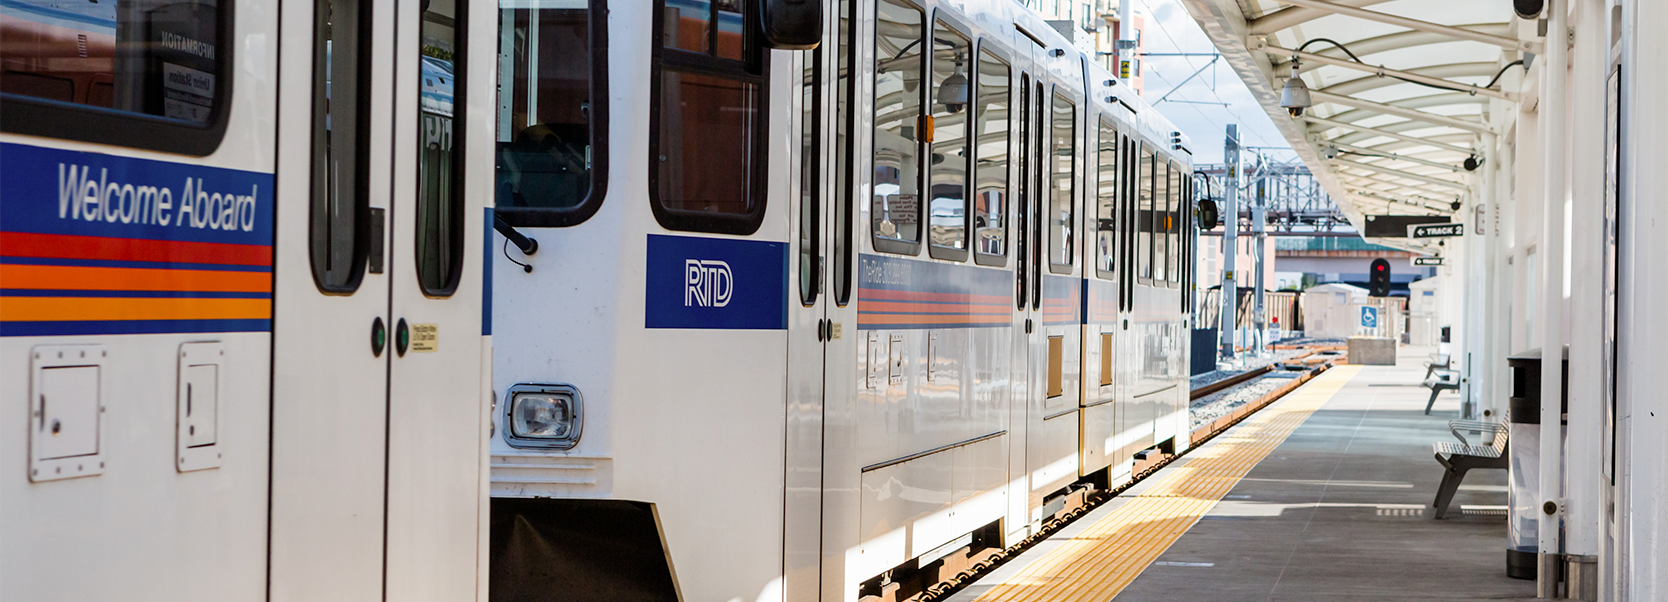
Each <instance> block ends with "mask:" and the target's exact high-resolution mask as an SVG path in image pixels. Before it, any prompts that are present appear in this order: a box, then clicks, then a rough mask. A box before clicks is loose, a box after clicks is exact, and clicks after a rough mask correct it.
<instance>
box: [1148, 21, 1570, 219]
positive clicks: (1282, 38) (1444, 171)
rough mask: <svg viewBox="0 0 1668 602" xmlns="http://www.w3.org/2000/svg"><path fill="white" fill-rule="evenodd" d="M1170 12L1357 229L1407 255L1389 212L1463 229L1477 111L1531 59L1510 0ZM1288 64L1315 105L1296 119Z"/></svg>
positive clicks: (1478, 144) (1508, 92) (1514, 93)
mask: <svg viewBox="0 0 1668 602" xmlns="http://www.w3.org/2000/svg"><path fill="white" fill-rule="evenodd" d="M1181 3H1182V5H1183V6H1185V7H1186V8H1187V10H1188V12H1189V13H1190V14H1191V15H1192V17H1193V18H1194V20H1195V21H1197V22H1198V23H1199V25H1200V26H1201V27H1202V28H1203V29H1204V31H1205V33H1206V35H1208V36H1209V37H1210V38H1211V41H1212V42H1214V43H1215V44H1216V47H1217V49H1218V50H1219V51H1220V52H1221V53H1222V55H1223V58H1224V59H1225V60H1227V61H1228V63H1229V64H1230V65H1232V66H1233V68H1234V70H1235V71H1236V72H1237V73H1238V75H1239V76H1240V79H1242V80H1244V81H1245V84H1246V86H1247V87H1249V88H1250V90H1251V93H1252V95H1254V96H1255V97H1256V98H1257V101H1258V103H1259V104H1260V105H1261V106H1262V107H1263V109H1264V110H1265V111H1267V113H1268V114H1269V117H1270V118H1272V119H1273V120H1274V123H1275V125H1276V126H1277V127H1278V128H1279V129H1280V132H1281V133H1282V135H1284V136H1285V137H1286V140H1287V141H1288V142H1290V143H1291V145H1292V148H1293V149H1295V150H1296V151H1297V153H1298V155H1299V156H1300V157H1301V158H1302V159H1303V161H1304V162H1305V163H1306V164H1308V166H1309V169H1310V171H1311V172H1312V173H1314V174H1315V177H1316V178H1317V179H1318V180H1319V181H1320V183H1321V185H1322V186H1324V187H1325V188H1326V189H1327V192H1329V193H1330V194H1331V196H1332V198H1333V199H1334V200H1335V201H1336V202H1337V203H1338V204H1339V209H1340V210H1342V211H1343V213H1344V214H1345V215H1346V216H1348V218H1349V220H1350V222H1351V223H1352V224H1353V225H1354V226H1355V227H1356V229H1357V230H1358V231H1360V232H1362V233H1363V234H1364V235H1366V236H1368V237H1370V238H1373V239H1374V242H1381V243H1384V244H1389V245H1393V246H1397V247H1401V248H1406V249H1408V250H1413V251H1420V252H1430V251H1434V250H1435V242H1434V241H1420V242H1412V241H1408V240H1407V239H1406V234H1405V225H1401V224H1403V223H1405V222H1408V221H1418V220H1419V218H1396V217H1394V216H1435V217H1448V218H1451V219H1452V221H1455V222H1467V221H1470V220H1469V219H1467V218H1468V217H1469V216H1467V215H1466V213H1468V212H1469V210H1470V203H1469V199H1468V191H1469V190H1470V187H1471V184H1472V183H1473V178H1472V177H1470V176H1471V175H1472V173H1471V172H1470V171H1468V170H1467V168H1466V166H1467V160H1468V159H1472V160H1484V159H1485V157H1483V156H1482V154H1481V149H1482V148H1483V144H1482V137H1483V136H1484V134H1486V133H1491V132H1494V133H1497V128H1498V127H1499V126H1498V124H1496V125H1492V126H1491V124H1489V123H1488V122H1487V118H1486V115H1487V114H1488V108H1489V103H1490V102H1491V101H1493V100H1500V101H1504V102H1508V103H1517V102H1521V98H1520V96H1521V95H1520V94H1519V91H1518V86H1519V82H1521V81H1522V79H1523V71H1522V69H1520V68H1519V65H1514V64H1513V63H1514V62H1516V61H1519V60H1521V59H1524V58H1528V59H1530V61H1529V64H1530V65H1531V66H1532V64H1533V57H1532V56H1528V55H1533V54H1539V53H1540V52H1541V49H1540V43H1539V40H1538V39H1535V38H1534V37H1532V36H1534V35H1535V34H1536V32H1534V31H1528V32H1526V33H1528V34H1530V36H1523V37H1527V38H1529V39H1521V38H1520V35H1519V33H1520V32H1519V28H1523V27H1528V28H1531V29H1532V28H1534V24H1533V23H1532V22H1530V23H1527V24H1526V23H1524V22H1523V21H1521V20H1519V19H1517V17H1516V16H1515V14H1514V13H1513V9H1512V2H1511V1H1510V0H1181ZM1294 60H1296V61H1297V66H1298V74H1299V75H1298V77H1301V78H1302V80H1303V82H1304V84H1305V85H1306V86H1307V87H1308V89H1309V90H1310V95H1311V98H1312V101H1313V103H1314V104H1313V106H1311V107H1309V108H1307V109H1305V110H1304V111H1303V113H1302V115H1301V116H1298V117H1294V116H1292V115H1291V114H1290V112H1288V110H1287V109H1285V108H1282V107H1281V106H1280V102H1281V92H1282V90H1283V89H1284V88H1285V86H1286V81H1287V79H1289V78H1290V77H1291V73H1292V67H1293V63H1292V62H1293V61H1294ZM1508 67H1509V68H1508ZM1472 166H1473V167H1475V166H1476V163H1473V164H1472ZM1476 173H1477V174H1479V175H1480V174H1481V173H1482V172H1481V171H1478V172H1476ZM1478 181H1480V179H1479V180H1478ZM1456 203H1457V204H1458V205H1457V207H1458V208H1456ZM1384 216H1392V217H1391V218H1389V219H1385V218H1384ZM1381 220H1382V221H1381ZM1375 226H1376V227H1375Z"/></svg>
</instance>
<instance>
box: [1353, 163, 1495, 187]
mask: <svg viewBox="0 0 1668 602" xmlns="http://www.w3.org/2000/svg"><path fill="white" fill-rule="evenodd" d="M1330 161H1331V162H1332V163H1333V164H1335V165H1339V166H1341V167H1340V169H1352V168H1353V169H1365V170H1367V171H1376V172H1378V173H1381V174H1385V175H1389V176H1395V177H1398V178H1406V179H1409V180H1413V181H1415V182H1424V183H1426V184H1430V185H1433V186H1442V187H1444V188H1454V189H1457V190H1470V189H1471V187H1470V186H1466V185H1465V184H1463V183H1461V182H1455V181H1453V180H1447V179H1443V178H1433V177H1430V176H1427V175H1423V174H1416V173H1413V172H1409V171H1402V170H1400V169H1392V168H1389V167H1384V166H1380V165H1376V164H1373V163H1362V162H1360V161H1351V160H1349V159H1338V158H1334V159H1330Z"/></svg>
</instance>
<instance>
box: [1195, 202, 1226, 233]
mask: <svg viewBox="0 0 1668 602" xmlns="http://www.w3.org/2000/svg"><path fill="white" fill-rule="evenodd" d="M1221 217H1222V216H1221V214H1219V213H1218V212H1217V210H1216V201H1213V200H1210V199H1201V200H1200V201H1199V229H1200V230H1212V229H1215V228H1216V224H1217V220H1219V219H1220V218H1221Z"/></svg>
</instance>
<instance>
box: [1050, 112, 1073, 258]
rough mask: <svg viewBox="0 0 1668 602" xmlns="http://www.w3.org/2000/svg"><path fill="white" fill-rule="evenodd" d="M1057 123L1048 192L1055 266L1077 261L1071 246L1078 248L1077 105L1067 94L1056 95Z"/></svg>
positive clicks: (1055, 124) (1055, 115)
mask: <svg viewBox="0 0 1668 602" xmlns="http://www.w3.org/2000/svg"><path fill="white" fill-rule="evenodd" d="M1052 123H1053V124H1054V129H1053V147H1052V149H1051V150H1052V153H1051V154H1053V155H1054V158H1053V161H1052V162H1051V165H1053V170H1054V173H1053V174H1052V175H1051V177H1050V178H1049V179H1050V180H1051V181H1052V182H1051V184H1052V185H1050V186H1049V187H1048V188H1049V194H1051V195H1052V197H1053V198H1052V203H1051V209H1050V210H1049V211H1048V244H1049V256H1048V260H1049V263H1050V264H1052V265H1061V266H1063V265H1071V264H1073V263H1075V262H1076V260H1075V258H1074V257H1073V256H1072V255H1073V254H1072V249H1074V248H1076V244H1077V241H1076V234H1077V233H1076V232H1075V231H1074V230H1073V228H1072V224H1074V223H1076V220H1075V218H1074V216H1073V211H1072V201H1073V200H1074V199H1073V197H1072V193H1073V185H1074V183H1075V180H1076V179H1077V105H1075V104H1072V102H1071V101H1070V100H1067V99H1066V97H1064V96H1060V95H1058V94H1056V95H1054V120H1053V122H1052Z"/></svg>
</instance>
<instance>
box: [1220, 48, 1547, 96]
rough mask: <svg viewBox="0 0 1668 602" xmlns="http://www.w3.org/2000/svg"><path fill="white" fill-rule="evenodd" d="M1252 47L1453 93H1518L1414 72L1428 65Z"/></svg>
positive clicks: (1257, 49)
mask: <svg viewBox="0 0 1668 602" xmlns="http://www.w3.org/2000/svg"><path fill="white" fill-rule="evenodd" d="M1252 50H1255V51H1257V52H1262V53H1265V54H1274V55H1280V54H1284V55H1288V56H1297V57H1301V58H1302V59H1303V60H1306V61H1315V62H1318V63H1324V64H1327V65H1332V66H1334V67H1343V68H1345V69H1353V70H1356V71H1362V72H1365V73H1369V74H1371V76H1376V77H1378V78H1384V77H1386V76H1389V77H1393V78H1397V80H1398V81H1397V83H1403V82H1402V81H1400V80H1409V83H1421V84H1425V85H1427V86H1434V87H1438V88H1442V89H1445V90H1449V91H1453V92H1464V93H1466V94H1482V95H1484V96H1492V97H1494V98H1498V99H1501V100H1507V101H1511V102H1517V94H1516V93H1513V92H1506V91H1503V90H1500V89H1499V88H1484V87H1482V86H1478V85H1475V84H1466V83H1460V82H1456V81H1449V80H1446V79H1442V78H1441V77H1432V76H1429V75H1424V74H1421V73H1418V72H1416V71H1425V70H1426V69H1429V68H1425V69H1418V70H1416V71H1402V70H1399V69H1391V68H1388V67H1384V66H1381V65H1373V64H1368V63H1357V62H1355V61H1350V60H1344V59H1335V58H1332V57H1329V56H1321V55H1318V54H1314V53H1309V52H1299V51H1296V50H1292V49H1289V48H1281V47H1279V46H1275V45H1273V44H1269V43H1268V42H1266V41H1259V42H1257V47H1256V48H1253V49H1252ZM1459 64H1462V65H1463V64H1465V63H1459ZM1478 64H1482V65H1488V64H1489V63H1478ZM1371 76H1369V77H1371ZM1357 79H1362V78H1357ZM1355 81H1357V80H1350V81H1349V82H1345V83H1343V84H1338V85H1340V86H1342V85H1347V84H1349V83H1353V82H1355ZM1334 87H1335V86H1334Z"/></svg>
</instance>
